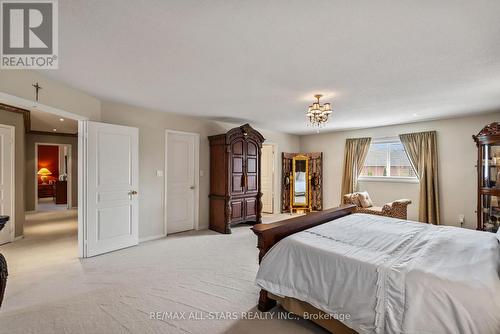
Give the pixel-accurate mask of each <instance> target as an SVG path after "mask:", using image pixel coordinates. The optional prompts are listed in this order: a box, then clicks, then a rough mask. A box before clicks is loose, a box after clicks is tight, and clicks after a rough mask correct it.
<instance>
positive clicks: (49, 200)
mask: <svg viewBox="0 0 500 334" xmlns="http://www.w3.org/2000/svg"><path fill="white" fill-rule="evenodd" d="M68 141H69V140H68ZM75 142H76V140H75ZM72 146H73V145H71V144H55V143H38V142H36V143H35V148H34V150H35V163H34V167H35V169H34V171H33V172H34V173H35V175H36V178H35V187H36V189H35V191H34V195H35V211H36V212H47V211H61V210H70V209H72V208H73V205H72V200H73V197H74V196H73V187H74V186H76V185H74V184H73V178H72V175H73V172H72V167H73V163H72ZM74 190H75V191H76V189H74Z"/></svg>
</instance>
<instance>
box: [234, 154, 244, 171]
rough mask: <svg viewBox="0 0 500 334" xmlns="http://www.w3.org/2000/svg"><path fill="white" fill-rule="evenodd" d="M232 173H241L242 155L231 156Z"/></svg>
mask: <svg viewBox="0 0 500 334" xmlns="http://www.w3.org/2000/svg"><path fill="white" fill-rule="evenodd" d="M233 173H243V157H233Z"/></svg>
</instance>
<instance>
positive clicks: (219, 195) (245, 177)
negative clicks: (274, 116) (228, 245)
mask: <svg viewBox="0 0 500 334" xmlns="http://www.w3.org/2000/svg"><path fill="white" fill-rule="evenodd" d="M208 139H209V141H210V195H209V197H210V229H211V230H214V231H217V232H220V233H231V225H234V224H239V223H260V222H261V210H262V202H261V197H262V193H261V182H260V163H261V161H260V159H261V149H262V143H263V142H264V137H262V135H261V134H260V133H259V132H258V131H256V130H254V129H253V128H252V127H251V126H250V125H248V124H245V125H242V126H240V127H237V128H234V129H231V130H229V131H228V132H227V133H225V134H220V135H216V136H210V137H208Z"/></svg>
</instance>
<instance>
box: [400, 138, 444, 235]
mask: <svg viewBox="0 0 500 334" xmlns="http://www.w3.org/2000/svg"><path fill="white" fill-rule="evenodd" d="M399 138H400V139H401V142H402V143H403V145H404V147H405V150H406V154H407V155H408V158H409V159H410V161H411V163H412V164H413V167H414V168H415V170H416V172H417V174H418V178H419V180H420V196H419V197H420V201H419V203H420V205H419V208H418V220H419V221H421V222H424V223H430V224H436V225H439V223H440V221H439V186H438V155H437V141H436V131H430V132H419V133H408V134H402V135H399Z"/></svg>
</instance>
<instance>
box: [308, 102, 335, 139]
mask: <svg viewBox="0 0 500 334" xmlns="http://www.w3.org/2000/svg"><path fill="white" fill-rule="evenodd" d="M322 96H323V95H321V94H316V95H314V97H315V98H316V100H317V101H316V102H314V103H313V104H312V105H310V106H309V108H308V109H307V113H306V116H307V117H308V118H309V125H310V126H312V127H315V128H317V129H318V132H319V129H320V128H322V127H324V126H325V125H326V123H328V116H329V115H330V114H331V113H332V107H331V105H330V103H325V104H321V103H320V102H319V99H320V98H321V97H322Z"/></svg>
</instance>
